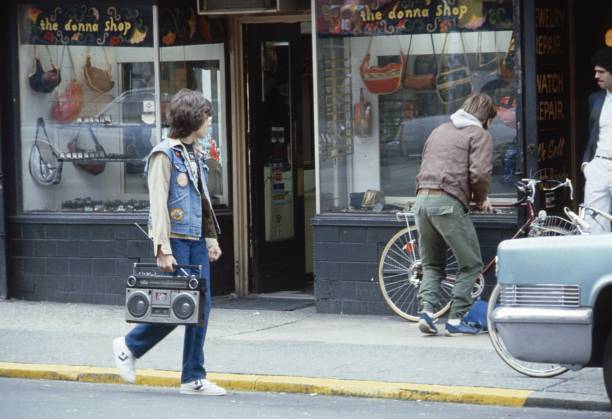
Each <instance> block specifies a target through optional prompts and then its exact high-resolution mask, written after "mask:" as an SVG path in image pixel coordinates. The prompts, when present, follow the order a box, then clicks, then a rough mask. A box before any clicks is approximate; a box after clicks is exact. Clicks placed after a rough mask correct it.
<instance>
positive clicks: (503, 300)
mask: <svg viewBox="0 0 612 419" xmlns="http://www.w3.org/2000/svg"><path fill="white" fill-rule="evenodd" d="M499 302H500V304H501V305H502V306H512V307H563V308H569V307H579V306H580V287H579V286H578V285H531V284H525V285H508V284H504V285H502V288H501V295H500V300H499Z"/></svg>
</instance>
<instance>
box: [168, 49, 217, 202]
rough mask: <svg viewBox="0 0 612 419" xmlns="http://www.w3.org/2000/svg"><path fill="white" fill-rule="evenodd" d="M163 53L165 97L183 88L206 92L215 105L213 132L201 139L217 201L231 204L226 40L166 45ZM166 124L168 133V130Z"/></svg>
mask: <svg viewBox="0 0 612 419" xmlns="http://www.w3.org/2000/svg"><path fill="white" fill-rule="evenodd" d="M160 50H161V53H160V58H161V63H160V73H161V78H160V79H161V80H160V84H161V93H162V97H172V95H174V94H175V93H176V92H178V91H179V90H180V89H182V88H189V89H193V90H197V91H199V92H202V94H203V95H204V96H205V97H206V98H207V99H209V100H210V101H211V103H212V106H213V115H212V123H211V124H210V128H209V136H207V137H206V138H203V139H202V140H201V141H200V143H201V145H202V146H203V148H204V150H205V153H206V165H207V166H208V169H209V172H208V188H209V192H210V196H211V199H212V201H213V205H228V201H229V197H228V195H229V194H228V169H227V161H228V153H229V150H228V147H227V128H226V125H225V120H226V116H225V112H224V111H225V109H224V107H223V105H224V104H225V73H224V67H225V65H224V49H223V44H212V45H197V46H176V47H162V48H161V49H160ZM166 131H167V130H166V127H165V124H164V130H163V132H164V136H165V133H166Z"/></svg>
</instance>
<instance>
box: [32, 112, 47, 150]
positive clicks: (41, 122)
mask: <svg viewBox="0 0 612 419" xmlns="http://www.w3.org/2000/svg"><path fill="white" fill-rule="evenodd" d="M41 129H42V131H43V133H44V134H45V140H47V142H48V143H49V144H51V141H49V134H47V128H45V120H44V119H42V118H38V119H37V120H36V136H35V137H34V144H37V143H38V136H39V133H40V130H41Z"/></svg>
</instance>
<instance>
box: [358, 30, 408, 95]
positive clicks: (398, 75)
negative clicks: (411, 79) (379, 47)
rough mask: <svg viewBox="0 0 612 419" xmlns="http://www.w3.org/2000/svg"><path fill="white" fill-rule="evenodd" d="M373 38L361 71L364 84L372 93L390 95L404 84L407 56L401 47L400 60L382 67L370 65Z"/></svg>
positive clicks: (360, 68)
mask: <svg viewBox="0 0 612 419" xmlns="http://www.w3.org/2000/svg"><path fill="white" fill-rule="evenodd" d="M371 46H372V39H370V42H369V44H368V51H367V53H366V55H365V57H363V60H362V61H361V66H360V67H359V73H360V74H361V79H362V80H363V84H364V85H365V87H366V88H367V89H368V91H369V92H370V93H374V94H375V95H390V94H393V93H395V92H397V91H398V89H399V88H400V87H401V85H402V79H403V76H404V70H405V68H406V57H405V56H404V53H403V52H402V51H401V49H400V62H399V63H390V64H387V65H384V66H382V67H370V48H371Z"/></svg>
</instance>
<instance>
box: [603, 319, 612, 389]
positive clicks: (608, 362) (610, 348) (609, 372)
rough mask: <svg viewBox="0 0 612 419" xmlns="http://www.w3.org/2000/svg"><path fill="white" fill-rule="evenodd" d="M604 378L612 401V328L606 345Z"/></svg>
mask: <svg viewBox="0 0 612 419" xmlns="http://www.w3.org/2000/svg"><path fill="white" fill-rule="evenodd" d="M603 378H604V384H605V386H606V392H607V393H608V399H610V401H612V330H610V331H608V338H607V339H606V346H605V348H604V354H603Z"/></svg>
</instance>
